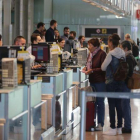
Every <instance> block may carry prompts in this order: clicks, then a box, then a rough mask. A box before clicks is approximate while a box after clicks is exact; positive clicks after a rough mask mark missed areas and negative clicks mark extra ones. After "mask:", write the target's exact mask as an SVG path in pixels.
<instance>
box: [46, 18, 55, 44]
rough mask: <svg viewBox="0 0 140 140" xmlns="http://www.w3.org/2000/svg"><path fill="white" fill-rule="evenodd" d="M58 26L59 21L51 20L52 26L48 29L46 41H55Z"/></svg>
mask: <svg viewBox="0 0 140 140" xmlns="http://www.w3.org/2000/svg"><path fill="white" fill-rule="evenodd" d="M56 27H57V21H55V20H51V22H50V28H49V29H48V30H47V31H46V35H45V39H46V42H54V41H55V35H54V30H55V29H56Z"/></svg>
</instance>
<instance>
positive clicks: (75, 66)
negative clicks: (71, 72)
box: [66, 65, 84, 68]
mask: <svg viewBox="0 0 140 140" xmlns="http://www.w3.org/2000/svg"><path fill="white" fill-rule="evenodd" d="M82 67H84V66H80V65H71V66H67V67H66V68H82Z"/></svg>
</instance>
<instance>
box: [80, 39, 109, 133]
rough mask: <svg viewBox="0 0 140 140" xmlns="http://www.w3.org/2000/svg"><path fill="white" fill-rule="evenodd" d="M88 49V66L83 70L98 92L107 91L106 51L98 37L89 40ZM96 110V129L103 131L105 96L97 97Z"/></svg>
mask: <svg viewBox="0 0 140 140" xmlns="http://www.w3.org/2000/svg"><path fill="white" fill-rule="evenodd" d="M88 49H89V51H90V53H89V56H88V60H87V66H86V67H84V68H83V72H84V73H85V74H86V75H89V82H90V85H91V86H92V87H93V90H96V91H97V92H105V72H103V71H102V70H101V65H102V63H103V62H104V60H105V58H106V53H105V52H104V51H102V50H101V49H100V42H99V40H98V39H91V40H89V41H88ZM95 106H96V109H95V110H96V112H97V116H98V118H97V122H98V125H97V127H96V128H95V130H96V131H102V130H103V126H104V115H105V104H104V98H98V97H97V98H96V103H95Z"/></svg>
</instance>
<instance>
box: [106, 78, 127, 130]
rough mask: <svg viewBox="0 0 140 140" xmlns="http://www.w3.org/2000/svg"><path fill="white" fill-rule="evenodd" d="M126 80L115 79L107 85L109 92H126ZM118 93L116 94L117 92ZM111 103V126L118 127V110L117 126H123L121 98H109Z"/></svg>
mask: <svg viewBox="0 0 140 140" xmlns="http://www.w3.org/2000/svg"><path fill="white" fill-rule="evenodd" d="M124 87H125V84H124V82H116V81H113V82H111V83H109V84H107V85H106V90H107V92H117V93H118V92H124V90H123V89H124ZM117 93H116V94H117ZM108 104H109V116H110V127H111V128H116V119H115V116H116V112H117V128H120V127H122V106H121V99H119V98H108Z"/></svg>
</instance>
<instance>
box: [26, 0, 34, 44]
mask: <svg viewBox="0 0 140 140" xmlns="http://www.w3.org/2000/svg"><path fill="white" fill-rule="evenodd" d="M33 20H34V0H28V23H27V24H28V26H27V28H28V31H27V42H28V44H29V43H30V38H31V34H32V32H33V24H34V23H33Z"/></svg>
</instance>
